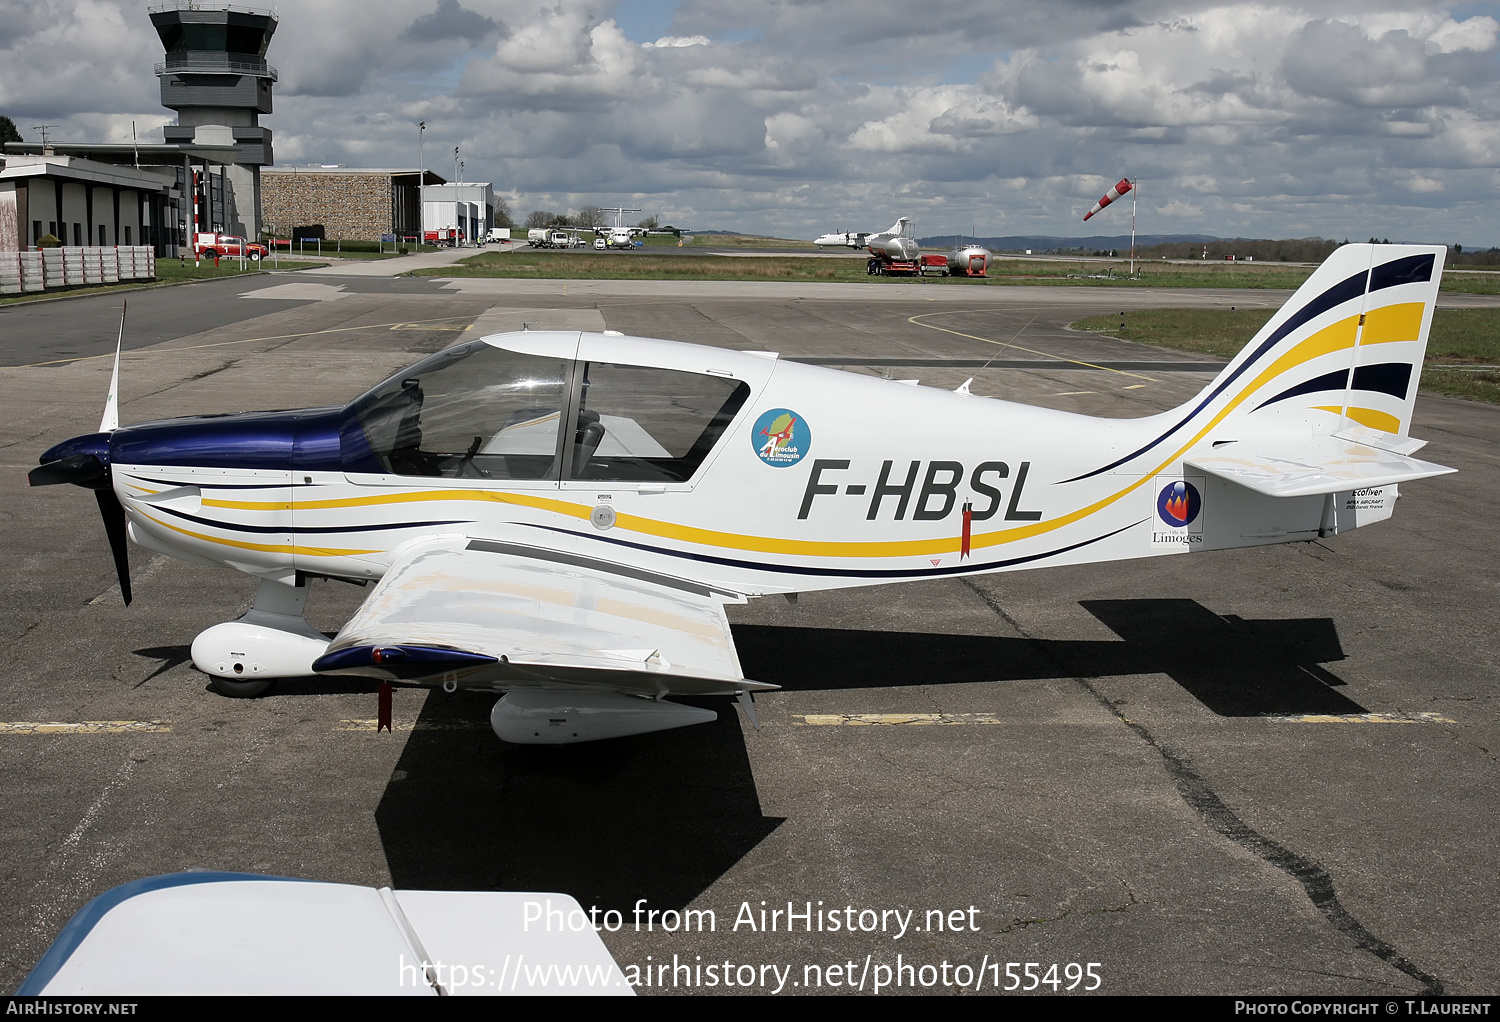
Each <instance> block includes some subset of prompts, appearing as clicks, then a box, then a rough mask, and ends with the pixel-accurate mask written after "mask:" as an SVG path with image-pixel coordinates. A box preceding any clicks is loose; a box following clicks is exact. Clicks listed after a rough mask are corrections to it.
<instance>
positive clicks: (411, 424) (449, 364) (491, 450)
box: [354, 341, 571, 479]
mask: <svg viewBox="0 0 1500 1022" xmlns="http://www.w3.org/2000/svg"><path fill="white" fill-rule="evenodd" d="M570 365H571V363H570V362H569V361H568V360H566V359H558V358H549V357H544V356H540V355H522V354H518V353H517V352H513V351H506V350H505V349H504V348H496V347H493V346H491V345H489V344H485V343H484V342H483V341H472V342H470V343H468V344H462V345H459V346H457V347H453V348H449V349H447V350H446V351H441V352H439V353H438V354H436V355H434V356H432V357H431V358H428V359H425V360H423V361H421V362H418V363H417V364H416V365H414V366H412V367H411V368H410V369H408V370H406V371H405V372H403V373H400V374H398V375H396V376H393V377H391V378H390V379H389V380H386V381H385V382H384V383H382V384H380V386H378V387H376V388H375V389H374V390H372V391H370V392H369V393H368V394H366V395H364V396H363V397H361V398H360V399H359V400H358V401H356V402H355V404H354V412H355V414H356V415H357V416H358V417H359V422H360V425H361V426H363V427H364V431H365V436H366V437H367V438H368V439H369V442H370V447H371V448H372V449H373V450H374V452H375V454H376V456H377V457H378V458H379V459H380V461H381V463H382V464H383V465H384V467H385V468H386V470H387V471H389V472H393V473H396V474H398V475H413V476H449V477H453V478H473V479H556V478H557V471H556V460H557V458H556V454H557V433H558V429H557V427H558V419H559V417H560V410H561V408H562V405H563V394H564V388H565V385H566V383H567V379H568V370H569V367H570Z"/></svg>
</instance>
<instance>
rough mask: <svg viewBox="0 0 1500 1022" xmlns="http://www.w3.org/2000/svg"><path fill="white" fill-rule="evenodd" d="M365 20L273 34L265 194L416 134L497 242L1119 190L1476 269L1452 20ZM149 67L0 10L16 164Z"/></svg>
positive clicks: (944, 211) (117, 100) (458, 6)
mask: <svg viewBox="0 0 1500 1022" xmlns="http://www.w3.org/2000/svg"><path fill="white" fill-rule="evenodd" d="M370 10H371V9H370V8H369V6H368V5H367V4H365V3H362V2H358V0H289V2H288V3H286V4H285V5H284V6H283V7H282V9H281V11H280V18H281V24H280V28H279V30H278V32H277V34H276V37H275V39H274V40H273V42H272V44H271V49H270V53H269V55H268V56H269V59H270V60H271V62H272V63H273V64H275V65H276V66H277V67H278V68H279V69H280V71H281V81H280V83H279V84H278V86H277V91H276V113H275V114H274V115H273V116H271V117H269V118H266V119H265V120H266V122H267V123H269V124H270V126H271V127H272V128H273V130H274V131H275V132H276V151H277V154H278V156H279V158H281V159H282V160H283V162H285V161H296V162H312V163H349V164H352V165H359V164H363V165H366V166H380V165H413V166H415V164H416V162H417V160H418V159H419V158H420V157H419V155H418V150H417V137H418V136H417V131H416V128H415V124H416V122H417V121H419V120H425V121H426V122H427V124H428V130H427V132H426V135H425V142H426V149H425V156H426V158H427V161H428V163H429V165H432V166H436V167H437V168H438V169H439V171H440V172H442V168H441V166H439V161H437V160H436V159H434V154H435V153H442V152H447V153H451V151H452V148H453V147H454V146H459V147H461V151H462V153H463V155H464V160H465V162H466V169H465V176H466V177H467V178H469V179H471V180H474V179H479V180H485V179H488V180H490V181H492V182H493V183H494V184H495V186H496V188H497V190H499V191H502V192H504V193H506V194H507V195H509V196H510V198H511V200H512V206H513V208H515V209H517V210H518V211H519V212H521V213H523V214H524V213H525V212H526V211H528V210H530V209H532V208H552V209H561V208H570V207H571V208H575V209H576V208H578V207H579V206H583V205H588V204H595V205H615V204H617V203H619V204H625V205H633V206H641V207H643V208H644V209H646V210H647V211H648V212H661V213H665V214H666V215H667V216H668V219H670V220H671V221H672V222H675V223H678V224H684V225H688V226H698V227H724V228H731V229H742V230H747V231H764V232H772V233H782V234H788V235H792V236H799V235H804V236H808V237H811V236H813V235H814V234H816V233H821V232H822V231H823V230H827V229H831V228H833V227H838V226H843V227H848V228H851V229H871V228H879V227H883V226H885V225H886V224H888V223H889V222H891V221H892V220H894V219H895V218H896V217H897V216H900V215H904V214H909V215H912V216H914V217H916V218H917V220H918V223H919V231H920V232H922V233H931V234H943V233H954V232H957V231H960V230H962V231H964V232H967V231H968V230H969V229H970V225H973V224H975V223H976V222H977V225H978V229H979V230H980V232H981V233H986V232H998V231H999V230H1000V229H1001V228H1002V225H1003V229H1004V231H1005V232H1006V233H1023V232H1024V233H1031V232H1041V233H1053V234H1070V233H1073V234H1076V233H1079V231H1080V230H1082V228H1081V225H1080V224H1079V223H1078V220H1079V218H1080V217H1081V216H1082V213H1083V211H1085V210H1087V209H1088V207H1089V206H1090V205H1091V204H1092V203H1093V201H1094V200H1095V199H1097V198H1098V196H1099V195H1100V194H1102V189H1103V188H1107V187H1108V186H1109V185H1111V184H1113V183H1114V181H1115V180H1117V179H1118V178H1119V177H1120V176H1121V175H1124V174H1129V175H1130V176H1132V177H1138V178H1139V179H1141V181H1142V182H1143V189H1142V195H1143V196H1147V197H1149V204H1148V202H1147V199H1146V198H1143V199H1142V206H1141V216H1142V223H1141V225H1140V226H1141V229H1142V230H1143V231H1146V232H1148V233H1156V232H1164V233H1165V232H1178V231H1182V232H1194V233H1212V234H1233V233H1257V234H1288V233H1291V234H1296V235H1305V234H1310V233H1318V232H1322V233H1325V234H1328V235H1337V236H1338V237H1345V236H1349V237H1358V236H1369V235H1371V234H1378V235H1380V236H1382V237H1385V236H1390V237H1409V238H1413V239H1417V238H1425V237H1428V236H1429V235H1432V236H1436V237H1438V238H1440V239H1441V240H1452V239H1454V238H1463V239H1464V240H1465V243H1467V244H1491V243H1494V244H1500V223H1497V219H1496V214H1495V213H1494V212H1493V210H1494V209H1496V208H1500V207H1497V206H1496V204H1495V199H1496V191H1497V189H1500V174H1497V173H1496V172H1495V170H1494V168H1495V167H1496V166H1497V165H1500V73H1497V71H1500V64H1497V60H1500V12H1496V11H1489V10H1485V9H1484V8H1483V7H1481V8H1480V9H1477V10H1476V9H1475V7H1474V6H1473V5H1472V4H1467V5H1457V4H1454V3H1439V2H1425V0H1416V2H1414V3H1413V2H1409V0H1319V2H1318V3H1316V4H1296V3H1282V2H1276V0H1244V2H1239V0H1049V2H1048V3H1046V4H1041V3H1036V2H1035V0H995V2H992V3H986V4H939V5H925V6H918V5H913V4H911V3H909V2H907V0H823V2H819V3H813V4H810V3H803V2H796V0H774V2H768V3H766V4H758V5H747V4H743V3H740V2H738V0H682V2H681V3H680V4H678V5H677V6H676V8H675V9H674V11H673V12H672V14H671V18H670V22H667V21H663V22H661V23H658V24H654V25H652V26H651V27H650V28H644V27H642V28H639V29H637V28H635V27H633V26H635V24H636V23H635V22H633V21H632V20H631V19H630V18H629V17H627V14H629V13H630V12H629V11H627V10H626V9H625V8H624V7H622V6H619V5H618V4H617V3H616V2H615V0H544V2H543V3H542V4H540V5H539V4H537V3H536V2H535V0H386V2H385V3H383V4H382V5H381V7H380V13H379V16H378V17H372V16H371V14H370ZM160 56H161V51H160V45H159V43H158V42H157V40H156V38H155V35H154V33H153V32H152V30H151V27H150V23H149V21H148V20H147V19H146V17H145V14H144V12H143V10H142V9H141V8H140V6H139V4H138V3H136V2H135V0H128V2H127V0H9V6H8V7H7V9H6V12H5V15H4V16H3V17H0V67H4V68H5V69H6V70H5V72H4V73H3V74H0V113H5V114H8V115H9V116H11V117H12V118H14V119H15V121H16V123H17V124H18V125H20V126H21V129H22V131H23V133H25V134H27V136H28V137H30V136H31V135H32V132H31V131H30V130H29V125H31V124H35V123H56V124H59V125H61V127H60V128H59V129H58V131H59V133H61V137H75V138H88V139H91V140H119V139H118V136H119V134H120V133H121V131H122V130H125V131H128V124H129V121H130V120H131V119H135V120H136V121H137V122H138V124H139V125H141V126H142V127H143V130H144V128H145V127H147V126H149V127H151V128H155V127H156V126H158V125H160V124H161V123H163V121H164V120H165V117H167V116H170V113H169V112H167V111H164V110H163V109H162V108H161V106H160V105H159V99H158V93H157V83H156V79H155V78H154V77H153V76H152V74H151V65H152V64H153V63H155V62H156V61H159V60H160ZM122 126H123V127H122ZM102 135H113V136H116V137H115V138H110V139H104V138H100V137H99V136H102ZM127 137H128V136H127ZM451 170H452V168H451V167H450V168H448V172H451ZM1114 214H1115V211H1114V210H1110V211H1106V213H1105V214H1104V215H1103V224H1102V226H1104V227H1105V229H1108V227H1109V225H1110V224H1112V223H1113V221H1112V220H1110V219H1109V218H1110V217H1111V216H1112V215H1114ZM1096 223H1099V218H1096V219H1095V220H1092V221H1090V223H1089V225H1088V228H1089V229H1090V230H1092V229H1093V228H1094V227H1095V225H1096ZM986 225H991V227H988V228H987V227H986ZM1433 232H1436V233H1435V234H1434V233H1433Z"/></svg>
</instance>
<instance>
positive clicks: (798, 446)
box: [750, 408, 812, 468]
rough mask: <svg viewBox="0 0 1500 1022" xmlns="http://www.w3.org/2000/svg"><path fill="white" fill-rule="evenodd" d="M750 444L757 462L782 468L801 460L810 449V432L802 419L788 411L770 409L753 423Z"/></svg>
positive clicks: (784, 409)
mask: <svg viewBox="0 0 1500 1022" xmlns="http://www.w3.org/2000/svg"><path fill="white" fill-rule="evenodd" d="M750 443H751V444H753V445H754V447H755V456H756V457H757V458H759V459H760V460H761V461H764V462H765V463H766V464H767V465H774V466H776V467H777V468H786V467H787V466H788V465H795V464H797V462H799V461H801V460H802V456H803V455H804V454H806V453H807V450H808V448H809V447H811V446H812V430H810V429H808V428H807V422H806V420H804V419H803V418H802V416H800V415H798V414H797V413H796V412H794V411H792V410H791V409H790V408H772V409H771V410H770V411H769V412H763V413H761V417H760V418H758V419H756V420H755V428H754V429H752V430H751V431H750Z"/></svg>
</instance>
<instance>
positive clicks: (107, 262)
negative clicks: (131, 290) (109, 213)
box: [0, 245, 156, 295]
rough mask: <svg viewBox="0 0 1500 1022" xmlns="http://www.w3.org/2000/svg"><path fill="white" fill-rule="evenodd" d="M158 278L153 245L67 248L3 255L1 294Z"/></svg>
mask: <svg viewBox="0 0 1500 1022" xmlns="http://www.w3.org/2000/svg"><path fill="white" fill-rule="evenodd" d="M155 279H156V253H155V251H154V250H153V249H152V247H151V246H150V245H119V246H114V247H109V248H103V247H97V246H87V247H81V248H80V247H74V246H64V247H62V248H44V249H32V250H30V251H27V252H0V295H18V294H30V293H32V292H36V291H51V290H54V289H56V288H63V287H77V286H79V285H81V284H114V283H117V282H119V281H122V280H155Z"/></svg>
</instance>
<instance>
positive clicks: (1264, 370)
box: [1069, 245, 1447, 481]
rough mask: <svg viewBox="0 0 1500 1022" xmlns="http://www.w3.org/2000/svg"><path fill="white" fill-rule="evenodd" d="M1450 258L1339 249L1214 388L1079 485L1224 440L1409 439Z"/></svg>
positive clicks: (1390, 248) (1373, 248)
mask: <svg viewBox="0 0 1500 1022" xmlns="http://www.w3.org/2000/svg"><path fill="white" fill-rule="evenodd" d="M1446 252H1447V249H1445V248H1443V247H1441V246H1424V245H1345V246H1343V247H1342V248H1339V249H1338V250H1336V251H1335V252H1334V253H1333V254H1332V255H1330V256H1329V257H1328V259H1327V260H1326V261H1324V263H1323V265H1322V266H1319V267H1318V268H1317V269H1316V270H1315V271H1313V275H1312V276H1311V277H1309V278H1307V280H1306V281H1305V282H1304V283H1303V285H1302V286H1301V287H1300V288H1298V289H1297V292H1296V294H1294V295H1292V297H1291V300H1289V301H1288V302H1287V303H1286V304H1285V305H1283V306H1282V307H1281V309H1280V310H1279V311H1278V312H1277V313H1276V314H1275V315H1274V316H1272V317H1271V319H1270V321H1269V322H1267V323H1266V325H1265V326H1264V327H1262V328H1261V330H1260V332H1259V333H1257V334H1256V335H1255V337H1254V339H1253V340H1251V341H1250V343H1249V344H1247V345H1245V347H1244V349H1243V350H1242V351H1241V352H1240V353H1239V354H1238V355H1236V356H1235V357H1234V359H1233V360H1232V361H1231V362H1230V363H1229V365H1228V366H1227V367H1225V369H1224V371H1223V372H1222V373H1220V374H1219V376H1218V378H1217V379H1215V380H1214V381H1213V383H1211V384H1210V385H1209V386H1208V387H1207V388H1205V389H1204V390H1203V391H1202V392H1201V393H1200V394H1198V396H1197V397H1195V398H1193V399H1192V400H1191V401H1189V402H1188V403H1187V404H1186V405H1184V406H1182V407H1181V408H1178V409H1176V410H1175V411H1172V412H1169V413H1166V414H1164V415H1163V416H1161V417H1160V418H1159V419H1157V420H1156V421H1157V422H1161V421H1162V420H1165V421H1166V422H1168V423H1170V425H1169V426H1168V428H1167V429H1165V430H1164V431H1162V432H1160V433H1155V436H1154V438H1153V439H1151V440H1150V441H1149V442H1148V443H1146V444H1145V446H1142V447H1140V448H1138V449H1136V450H1134V451H1132V452H1131V453H1129V454H1126V455H1125V456H1124V457H1122V458H1118V459H1116V460H1115V461H1113V462H1111V463H1110V464H1108V465H1103V466H1101V467H1099V468H1097V469H1094V470H1093V471H1091V472H1088V473H1085V474H1084V475H1081V476H1077V477H1075V478H1077V479H1084V478H1088V477H1089V476H1094V475H1098V474H1100V473H1102V472H1107V471H1110V470H1113V469H1115V468H1117V467H1119V466H1123V465H1126V464H1127V463H1129V462H1132V461H1135V460H1136V459H1138V458H1139V459H1142V460H1143V461H1144V460H1145V459H1147V458H1150V459H1153V460H1154V459H1155V458H1159V457H1162V456H1163V455H1165V456H1166V457H1167V458H1168V459H1170V458H1171V457H1172V451H1173V450H1176V451H1177V452H1178V453H1179V454H1181V453H1186V452H1188V451H1190V450H1192V449H1193V448H1196V447H1199V446H1200V445H1202V446H1219V445H1220V444H1223V443H1226V442H1230V441H1245V440H1273V441H1274V440H1296V439H1299V438H1300V439H1310V438H1315V437H1328V436H1332V435H1334V434H1335V433H1339V432H1344V431H1348V430H1349V429H1351V428H1355V427H1361V428H1364V429H1365V430H1367V431H1368V430H1374V431H1378V432H1379V433H1385V434H1392V435H1393V439H1394V438H1398V437H1404V436H1406V434H1407V431H1408V430H1409V429H1410V428H1411V416H1412V406H1413V404H1414V402H1415V400H1416V391H1417V380H1418V377H1419V376H1420V374H1421V371H1422V359H1423V357H1424V355H1425V354H1426V351H1427V332H1428V330H1429V329H1430V328H1431V326H1432V311H1433V306H1434V305H1435V304H1436V302H1437V291H1438V284H1439V282H1440V281H1441V279H1442V273H1443V256H1444V255H1445V254H1446ZM1153 432H1154V430H1153ZM1418 446H1420V445H1418ZM1069 481H1071V480H1069Z"/></svg>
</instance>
